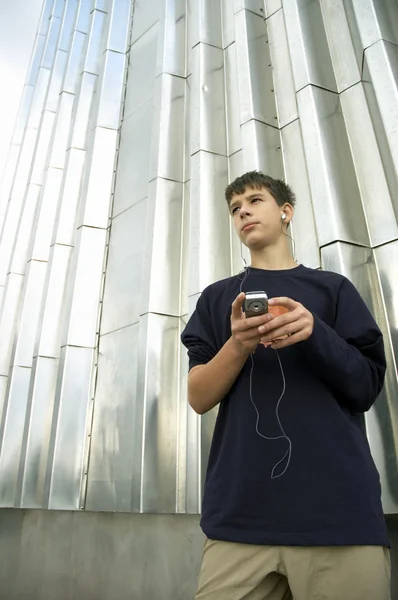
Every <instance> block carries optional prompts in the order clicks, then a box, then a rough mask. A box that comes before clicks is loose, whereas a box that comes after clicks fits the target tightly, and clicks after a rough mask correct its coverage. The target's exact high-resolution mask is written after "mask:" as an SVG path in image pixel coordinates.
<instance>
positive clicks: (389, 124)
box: [0, 0, 398, 513]
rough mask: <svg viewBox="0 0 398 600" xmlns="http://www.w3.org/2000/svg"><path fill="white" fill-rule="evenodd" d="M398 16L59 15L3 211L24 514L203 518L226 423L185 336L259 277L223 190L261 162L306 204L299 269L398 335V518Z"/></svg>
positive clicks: (393, 444) (331, 10)
mask: <svg viewBox="0 0 398 600" xmlns="http://www.w3.org/2000/svg"><path fill="white" fill-rule="evenodd" d="M130 15H131V16H132V18H130ZM397 23H398V5H397V3H396V0H386V1H385V2H383V3H380V2H376V0H366V1H363V0H321V1H320V2H319V3H316V2H313V1H311V0H283V2H282V1H281V0H266V1H265V2H263V1H262V0H259V1H258V2H255V1H253V0H217V1H214V0H173V1H172V0H152V1H150V2H149V1H145V2H143V1H140V0H136V1H135V2H130V0H113V1H112V0H108V1H106V2H105V1H103V0H101V1H99V0H97V1H93V2H92V3H89V2H83V1H78V0H74V1H73V0H65V1H63V2H48V3H46V5H45V8H44V12H43V19H42V23H41V25H40V29H39V33H38V36H37V43H36V46H35V50H34V56H33V60H32V66H31V71H30V74H29V76H28V79H27V84H26V88H25V94H24V98H23V101H22V104H21V110H20V117H19V121H18V124H17V128H16V132H15V136H14V140H13V144H12V148H11V152H10V162H9V164H10V168H9V173H8V174H7V177H6V178H5V180H4V185H3V195H2V199H1V202H0V217H1V218H2V220H4V226H3V229H2V236H1V240H0V286H5V287H4V297H3V303H2V308H1V313H0V377H1V398H2V401H1V404H0V408H1V411H2V420H1V427H0V434H1V453H0V482H1V483H0V504H1V505H3V506H13V505H15V506H23V507H46V508H64V509H68V508H69V509H78V508H87V509H90V510H108V511H134V512H192V513H195V512H198V511H199V510H200V496H201V486H202V480H203V473H204V469H205V464H206V459H207V452H208V448H209V443H210V439H211V433H212V428H213V424H214V418H215V415H214V413H213V414H209V415H206V416H205V417H204V418H202V419H201V420H199V418H198V417H197V416H196V415H195V414H194V413H193V411H191V409H189V408H188V406H187V402H186V376H187V361H186V356H185V351H184V349H183V348H181V346H180V343H179V335H180V332H181V330H182V328H183V326H184V323H185V322H186V320H187V318H188V315H189V314H190V313H191V312H192V310H193V308H194V306H195V303H196V300H197V298H198V295H199V294H200V292H201V290H202V289H203V288H204V287H205V286H206V285H208V284H209V283H211V282H213V281H214V280H216V279H219V278H222V277H226V276H229V275H230V274H231V273H236V272H238V271H239V270H240V268H241V258H240V246H239V243H238V240H237V239H236V238H235V237H234V236H233V235H231V224H230V221H229V217H228V213H227V210H226V206H225V202H224V200H223V190H224V187H225V186H226V184H227V183H228V181H229V180H231V179H232V178H234V177H235V176H237V175H239V174H241V173H242V172H243V171H245V170H248V169H254V168H259V169H262V170H264V171H267V172H268V173H270V174H271V175H273V176H276V177H284V178H285V179H286V180H287V181H288V182H289V183H290V184H291V185H292V186H293V188H294V189H295V191H296V193H297V196H298V206H297V211H296V216H295V219H294V224H293V234H294V238H295V242H296V253H297V258H298V260H300V261H301V262H303V263H304V264H306V265H308V266H311V267H315V268H318V267H320V266H324V267H326V268H331V269H333V270H336V271H339V272H342V273H344V274H345V275H347V276H348V277H350V278H351V279H352V281H353V282H354V283H355V284H356V285H357V287H358V288H359V290H360V292H361V293H362V295H363V297H364V298H365V300H366V302H367V303H368V305H369V306H370V308H371V309H372V311H373V313H374V314H375V316H376V318H377V320H378V322H379V323H380V325H381V327H382V328H383V331H384V333H385V339H386V348H387V356H388V361H389V371H388V376H387V382H386V386H385V390H384V391H383V393H382V395H381V398H380V399H379V401H378V404H377V406H376V408H375V409H374V410H372V411H371V412H370V413H369V415H367V427H368V433H369V438H370V441H371V445H372V450H373V454H374V456H375V459H376V462H377V464H378V467H379V470H380V473H381V476H382V481H383V489H384V508H385V511H386V512H388V513H394V512H397V511H398V492H397V490H398V431H397V425H396V424H397V423H398V409H397V405H396V402H394V398H395V397H396V393H397V368H396V364H397V353H398V316H397V315H398V296H397V295H396V293H395V291H394V290H395V288H396V287H397V270H396V264H397V262H398V256H396V254H397V244H398V223H397V218H398V177H397V171H398V145H397V136H396V131H397V129H398V84H397V81H398V39H397V34H396V32H397V31H398V27H396V24H397ZM13 173H15V174H16V176H15V177H14V178H13Z"/></svg>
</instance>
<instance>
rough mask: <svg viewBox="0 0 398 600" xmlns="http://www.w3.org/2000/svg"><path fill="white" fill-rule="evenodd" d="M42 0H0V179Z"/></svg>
mask: <svg viewBox="0 0 398 600" xmlns="http://www.w3.org/2000/svg"><path fill="white" fill-rule="evenodd" d="M42 5H43V0H0V182H1V179H2V175H3V171H4V167H5V162H6V159H7V155H8V149H9V146H10V143H11V138H12V134H13V130H14V125H15V120H16V117H17V112H18V108H19V103H20V100H21V96H22V91H23V87H24V84H25V79H26V75H27V71H28V67H29V62H30V58H31V54H32V50H33V44H34V40H35V37H36V32H37V28H38V25H39V18H40V13H41V8H42Z"/></svg>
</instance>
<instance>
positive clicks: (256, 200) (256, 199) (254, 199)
mask: <svg viewBox="0 0 398 600" xmlns="http://www.w3.org/2000/svg"><path fill="white" fill-rule="evenodd" d="M259 200H260V198H252V202H259Z"/></svg>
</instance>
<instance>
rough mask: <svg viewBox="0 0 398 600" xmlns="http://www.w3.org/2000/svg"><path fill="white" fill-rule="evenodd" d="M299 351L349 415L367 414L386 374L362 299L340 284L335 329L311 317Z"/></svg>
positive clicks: (379, 339) (377, 333)
mask: <svg viewBox="0 0 398 600" xmlns="http://www.w3.org/2000/svg"><path fill="white" fill-rule="evenodd" d="M302 348H303V350H304V354H305V357H306V360H307V361H309V362H310V364H311V366H312V367H313V368H314V369H315V370H316V372H317V373H318V374H319V375H320V377H321V378H322V379H323V380H325V381H326V382H327V383H328V385H329V386H330V387H331V389H334V390H335V392H337V395H338V397H339V399H341V401H343V402H344V404H345V405H346V406H347V408H348V409H349V410H350V411H352V412H360V413H363V412H366V411H367V410H369V409H370V407H371V406H372V404H373V403H374V401H375V400H376V398H377V396H378V395H379V393H380V391H381V389H382V387H383V383H384V375H385V371H386V359H385V353H384V344H383V336H382V333H381V331H380V329H379V328H378V326H377V325H376V323H375V321H374V319H373V317H372V315H371V313H370V311H369V309H368V308H367V306H366V304H365V302H364V301H363V300H362V298H361V296H360V295H359V293H358V292H357V290H356V289H355V287H354V286H353V284H352V283H351V282H350V281H349V280H348V279H345V278H344V280H343V282H342V284H341V286H340V288H339V292H338V300H337V312H336V319H335V324H334V327H333V328H332V327H330V326H329V325H327V324H326V323H325V322H324V321H322V320H321V319H320V318H319V317H317V316H316V315H314V329H313V333H312V335H311V336H310V338H309V339H308V340H306V341H305V342H303V344H302Z"/></svg>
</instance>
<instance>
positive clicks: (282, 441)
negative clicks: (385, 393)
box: [182, 265, 389, 546]
mask: <svg viewBox="0 0 398 600" xmlns="http://www.w3.org/2000/svg"><path fill="white" fill-rule="evenodd" d="M241 285H242V275H240V276H235V277H230V278H228V279H225V280H222V281H218V282H216V283H214V284H212V285H210V286H209V287H207V288H206V289H205V290H204V291H203V293H202V294H201V296H200V298H199V300H198V303H197V306H196V310H195V312H194V313H193V315H192V317H191V318H190V320H189V322H188V324H187V326H186V328H185V330H184V331H183V334H182V342H183V344H184V345H185V346H186V347H187V349H188V355H189V365H190V368H192V367H194V366H195V365H200V364H205V363H207V362H208V361H210V360H211V359H212V358H213V357H214V356H215V355H216V354H217V352H218V351H219V350H220V349H221V348H222V346H223V345H224V344H225V343H226V341H227V340H228V339H229V338H230V336H231V325H230V316H231V304H232V302H233V301H234V299H235V298H236V296H237V295H238V293H239V291H240V287H241ZM258 290H264V291H265V292H266V293H267V295H268V297H269V298H272V297H278V296H288V297H290V298H292V299H294V300H296V301H297V302H300V303H301V304H303V305H304V306H305V307H306V308H307V309H308V310H309V311H311V312H312V314H313V315H314V330H313V333H312V335H311V336H310V338H309V339H308V340H306V341H304V342H301V343H298V344H295V345H292V346H290V347H288V348H284V349H281V350H279V351H278V353H279V357H280V360H281V363H282V368H283V373H284V375H285V380H286V391H285V394H284V396H283V398H282V400H281V401H280V404H279V408H278V411H276V408H277V403H278V399H279V398H280V396H281V393H282V390H283V378H282V372H281V369H280V365H279V362H278V355H277V353H276V351H275V350H272V349H271V348H264V347H263V346H262V345H259V346H258V347H257V349H256V351H255V353H254V354H253V359H254V368H253V373H252V382H251V383H252V396H251V397H252V400H253V402H254V404H255V406H256V408H257V410H258V413H259V419H258V427H257V431H258V432H259V433H261V434H262V435H263V436H266V437H268V438H269V437H271V438H278V439H273V440H268V439H264V438H263V437H261V436H260V435H258V433H257V432H256V423H257V413H256V410H255V408H254V406H253V403H252V401H251V398H250V373H251V370H252V357H249V358H248V360H247V361H246V364H245V365H244V367H243V369H242V371H241V372H240V374H239V375H238V377H237V379H236V381H235V383H234V385H233V386H232V388H231V390H230V392H229V393H228V394H227V395H226V397H225V398H224V399H223V400H222V402H221V403H220V405H219V411H218V416H217V420H216V425H215V430H214V435H213V440H212V445H211V451H210V457H209V463H208V469H207V475H206V482H205V488H204V497H203V507H202V520H201V525H202V529H203V531H204V533H205V535H206V536H207V537H208V538H210V539H216V540H225V541H231V542H241V543H248V544H266V545H286V546H294V545H303V546H307V545H308V546H323V545H326V546H332V545H385V546H388V545H389V543H388V538H387V532H386V525H385V520H384V516H383V510H382V505H381V488H380V479H379V474H378V472H377V469H376V467H375V464H374V462H373V459H372V456H371V454H370V449H369V444H368V441H367V438H366V433H365V427H364V421H363V413H364V412H365V411H367V410H368V409H369V408H370V407H371V406H372V404H373V402H374V401H375V400H376V398H377V396H378V394H379V392H380V390H381V388H382V386H383V380H384V374H385V368H386V363H385V355H384V347H383V338H382V334H381V332H380V330H379V328H378V327H377V325H376V323H375V321H374V319H373V317H372V315H371V314H370V312H369V310H368V309H367V307H366V305H365V303H364V302H363V300H362V299H361V297H360V295H359V294H358V292H357V290H356V289H355V287H354V286H353V285H352V284H351V283H350V281H349V280H348V279H346V278H345V277H343V276H341V275H338V274H336V273H332V272H327V271H317V270H314V269H309V268H307V267H304V266H302V265H300V266H299V267H296V268H294V269H288V270H282V271H266V270H263V269H255V268H252V267H250V269H249V272H248V276H247V277H246V278H245V280H244V281H243V291H244V292H248V291H258ZM278 416H279V420H280V423H279V422H278ZM281 428H283V432H284V434H285V436H286V437H284V435H282V433H281ZM289 452H290V453H289ZM278 463H279V465H278ZM286 467H287V468H286Z"/></svg>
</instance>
